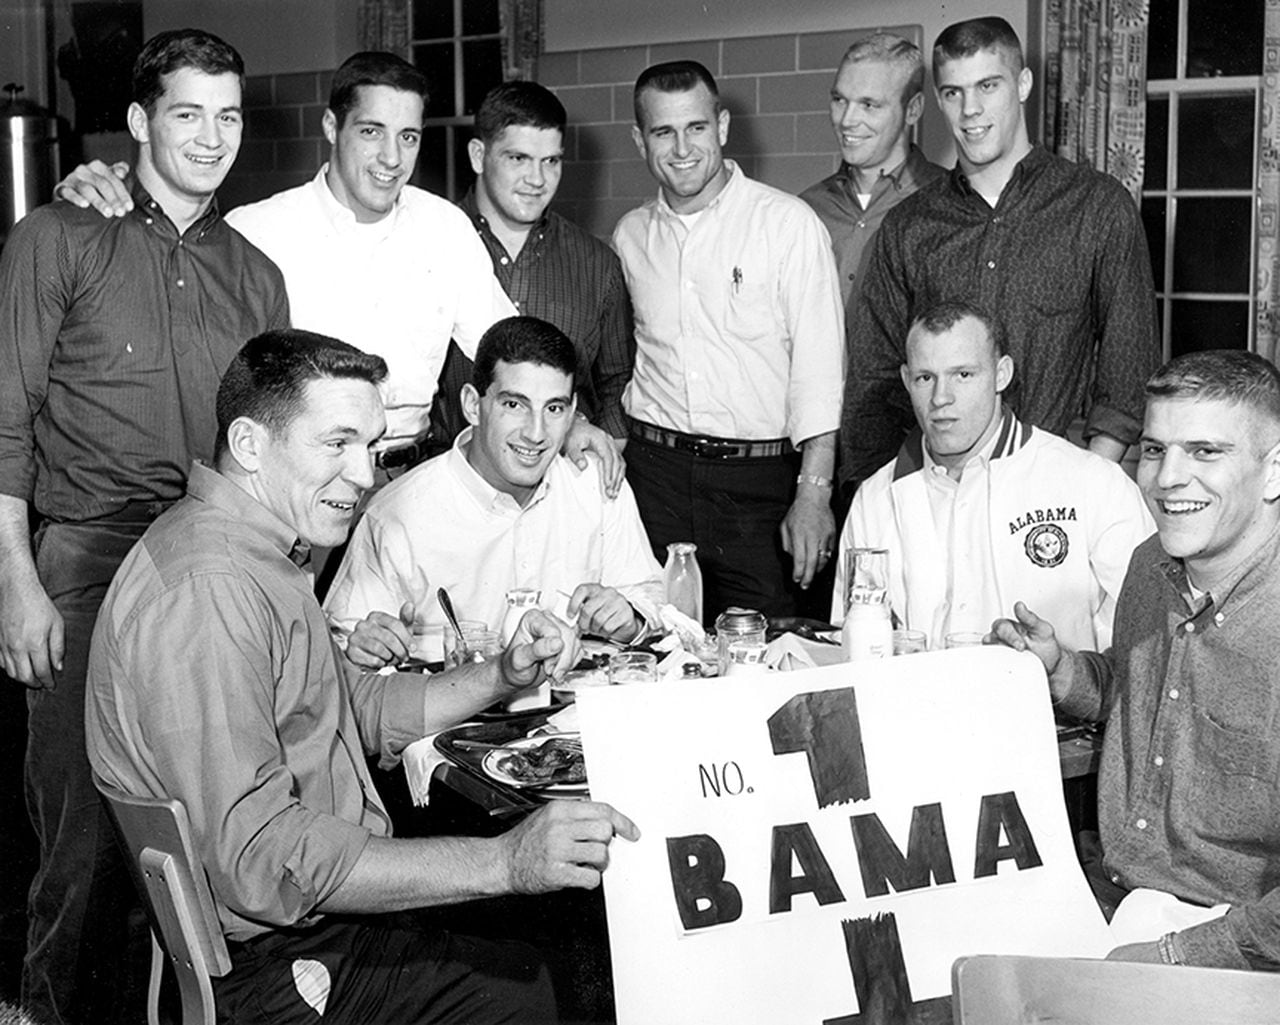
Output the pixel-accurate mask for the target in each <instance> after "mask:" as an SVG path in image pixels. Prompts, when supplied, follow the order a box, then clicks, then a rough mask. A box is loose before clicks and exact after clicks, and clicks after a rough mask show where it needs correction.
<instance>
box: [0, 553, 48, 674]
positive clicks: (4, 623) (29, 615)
mask: <svg viewBox="0 0 1280 1025" xmlns="http://www.w3.org/2000/svg"><path fill="white" fill-rule="evenodd" d="M62 652H63V624H62V614H61V613H60V612H59V611H58V610H57V609H56V608H54V606H53V602H51V601H50V600H49V596H48V595H47V594H45V593H44V588H43V587H41V586H40V583H39V581H38V580H36V579H35V578H34V577H32V578H31V579H26V574H22V573H18V574H15V576H14V577H11V578H9V579H6V580H3V581H0V668H3V669H4V671H5V672H6V673H7V674H8V675H9V676H10V677H12V678H13V679H15V680H17V681H18V682H19V683H22V684H26V686H28V687H36V688H38V687H48V688H50V689H52V688H53V686H54V679H53V674H54V672H55V671H61V669H62Z"/></svg>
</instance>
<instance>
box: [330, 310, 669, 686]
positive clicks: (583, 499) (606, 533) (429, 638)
mask: <svg viewBox="0 0 1280 1025" xmlns="http://www.w3.org/2000/svg"><path fill="white" fill-rule="evenodd" d="M575 367H576V357H575V354H574V348H573V344H572V343H571V342H570V341H569V339H568V338H566V337H565V335H564V334H563V333H562V332H561V331H560V330H559V329H558V328H556V327H554V326H553V325H551V324H548V323H547V322H546V321H543V320H538V319H537V318H536V317H510V318H508V319H506V320H501V321H499V322H498V323H497V324H495V325H494V326H493V327H491V328H490V329H489V330H488V331H486V332H485V334H484V337H483V338H481V339H480V344H479V346H478V347H477V350H476V361H475V369H474V371H473V375H474V376H473V380H474V383H473V384H468V385H464V386H463V389H462V409H463V414H464V415H465V416H466V418H467V422H468V423H469V424H471V426H470V427H469V428H467V429H466V430H464V431H463V432H462V434H460V435H459V436H458V438H457V440H456V442H455V443H454V447H453V448H452V449H451V450H450V451H448V452H446V453H444V454H443V455H440V456H437V457H436V458H435V459H431V460H429V461H427V462H426V463H423V464H422V465H421V466H418V467H416V468H414V469H413V470H411V471H409V472H408V473H406V474H405V475H404V476H403V477H401V478H399V479H398V480H396V481H394V482H392V484H390V485H389V486H388V487H387V488H385V489H384V490H383V491H381V492H379V493H378V494H377V495H376V496H375V497H374V499H373V501H371V502H370V503H369V507H368V509H367V510H366V511H365V514H364V516H363V517H362V518H361V520H360V522H359V524H358V525H357V526H356V529H355V531H354V532H353V533H352V536H351V544H350V545H349V546H348V548H347V554H346V557H345V558H344V559H343V561H342V565H341V567H339V569H338V575H337V576H336V577H335V578H334V581H333V587H332V589H331V590H330V591H329V597H328V599H327V601H326V602H325V611H326V612H327V613H328V615H329V621H330V623H331V624H333V625H334V626H335V627H336V628H337V629H338V631H339V632H340V633H343V634H347V635H349V639H348V644H347V657H348V658H350V659H351V660H352V661H354V662H355V663H356V664H357V665H360V666H363V667H366V668H373V667H377V666H381V665H385V664H387V663H388V662H391V661H396V660H399V659H401V658H403V657H404V656H405V654H406V653H407V652H408V645H409V641H410V637H409V633H408V630H407V628H406V626H405V623H406V622H414V620H415V618H416V626H415V628H416V629H419V630H422V629H423V628H425V632H426V637H425V642H424V646H423V647H422V648H421V649H420V650H415V652H414V653H415V654H418V655H420V656H421V657H423V658H425V659H427V661H437V660H439V659H440V658H441V640H442V635H443V632H444V629H445V617H444V613H443V611H442V610H441V608H440V605H439V602H438V601H437V599H436V590H437V589H438V588H440V587H444V588H446V589H447V590H448V591H449V595H450V597H451V598H452V599H453V603H454V605H455V607H456V608H457V610H458V614H459V615H460V616H463V617H465V618H467V619H475V620H483V621H484V622H486V623H487V624H488V625H489V626H491V627H493V628H495V629H496V628H497V627H498V626H499V625H500V624H501V623H502V620H503V616H504V615H505V612H506V594H507V591H509V590H511V589H513V588H533V589H536V590H540V591H541V592H542V601H543V604H544V605H546V606H547V607H552V606H554V607H555V608H556V609H557V610H558V611H563V612H564V613H565V614H566V616H567V617H569V618H572V617H574V616H577V617H578V619H577V622H578V626H579V629H580V632H582V633H591V634H596V635H599V636H601V637H605V638H609V639H611V640H617V641H622V642H629V641H634V640H636V639H638V638H639V637H641V636H643V634H644V633H645V632H646V631H647V630H648V629H649V628H650V627H653V626H656V625H657V624H658V615H657V608H658V604H659V603H660V602H661V600H662V570H661V568H660V567H659V566H658V563H657V561H656V560H655V559H654V557H653V552H652V550H651V549H650V547H649V542H648V540H647V538H646V537H645V532H644V527H643V525H642V524H641V522H640V514H639V512H637V510H636V503H635V498H634V497H633V496H632V494H631V488H630V486H629V485H627V484H625V483H624V484H623V485H622V490H621V492H620V493H619V495H618V497H617V498H616V499H612V500H610V499H608V498H607V497H606V496H605V494H604V492H603V491H602V490H601V487H600V480H599V474H597V473H596V472H595V471H594V470H587V471H582V470H579V469H578V468H577V467H575V466H574V465H573V463H572V462H570V461H569V460H568V459H566V458H565V457H563V456H561V455H559V454H558V453H559V452H560V448H561V443H562V442H563V440H564V436H565V434H566V433H567V432H568V430H569V427H570V425H571V424H572V423H573V420H574V398H573V394H574V376H575ZM566 600H567V604H566ZM415 613H416V617H415Z"/></svg>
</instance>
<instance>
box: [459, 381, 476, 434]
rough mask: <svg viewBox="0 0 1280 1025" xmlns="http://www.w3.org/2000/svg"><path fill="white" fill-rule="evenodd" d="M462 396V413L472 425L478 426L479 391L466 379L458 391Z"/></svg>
mask: <svg viewBox="0 0 1280 1025" xmlns="http://www.w3.org/2000/svg"><path fill="white" fill-rule="evenodd" d="M459 395H460V397H461V398H462V415H463V416H464V417H466V420H467V423H469V424H470V425H471V426H472V427H478V426H480V393H479V392H478V391H476V386H475V385H474V384H472V383H471V382H470V381H468V382H467V383H466V384H464V385H463V386H462V391H461V392H460V393H459Z"/></svg>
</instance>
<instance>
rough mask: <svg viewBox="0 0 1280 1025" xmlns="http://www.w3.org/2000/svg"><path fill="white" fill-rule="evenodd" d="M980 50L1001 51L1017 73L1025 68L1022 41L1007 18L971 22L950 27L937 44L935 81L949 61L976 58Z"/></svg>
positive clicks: (963, 22) (979, 19) (939, 37)
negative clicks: (941, 68) (1006, 55)
mask: <svg viewBox="0 0 1280 1025" xmlns="http://www.w3.org/2000/svg"><path fill="white" fill-rule="evenodd" d="M979 50H996V51H997V52H998V51H1000V50H1003V51H1005V53H1007V54H1008V56H1009V58H1010V60H1009V63H1010V65H1011V66H1012V67H1013V70H1014V72H1015V73H1017V72H1021V71H1022V69H1023V67H1024V66H1025V62H1024V61H1023V58H1022V40H1020V39H1019V38H1018V33H1016V32H1015V31H1014V30H1013V26H1012V25H1010V24H1009V23H1008V22H1007V21H1005V20H1004V19H1003V18H994V17H991V18H970V19H969V20H968V21H958V22H956V23H955V24H954V25H948V26H947V27H946V28H944V29H943V30H942V32H941V33H939V35H938V39H937V42H935V43H934V44H933V77H934V78H935V79H936V78H937V77H938V69H939V68H940V67H942V65H943V64H944V63H946V62H947V61H954V60H959V59H960V58H961V57H972V56H973V55H974V54H975V53H977V52H978V51H979Z"/></svg>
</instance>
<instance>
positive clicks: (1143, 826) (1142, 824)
mask: <svg viewBox="0 0 1280 1025" xmlns="http://www.w3.org/2000/svg"><path fill="white" fill-rule="evenodd" d="M1134 825H1135V826H1137V827H1138V828H1139V829H1146V828H1147V820H1146V819H1138V821H1137V822H1135V823H1134Z"/></svg>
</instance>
